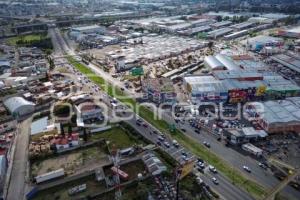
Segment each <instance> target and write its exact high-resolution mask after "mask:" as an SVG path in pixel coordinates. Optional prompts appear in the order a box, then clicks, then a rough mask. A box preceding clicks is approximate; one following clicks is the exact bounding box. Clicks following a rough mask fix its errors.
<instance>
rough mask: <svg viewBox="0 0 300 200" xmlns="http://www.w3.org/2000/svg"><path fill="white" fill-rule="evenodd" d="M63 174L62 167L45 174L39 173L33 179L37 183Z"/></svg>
mask: <svg viewBox="0 0 300 200" xmlns="http://www.w3.org/2000/svg"><path fill="white" fill-rule="evenodd" d="M64 175H65V170H64V169H63V168H60V169H58V170H55V171H51V172H48V173H45V174H41V175H38V176H36V177H35V181H36V183H37V184H39V183H42V182H45V181H49V180H52V179H55V178H59V177H62V176H64Z"/></svg>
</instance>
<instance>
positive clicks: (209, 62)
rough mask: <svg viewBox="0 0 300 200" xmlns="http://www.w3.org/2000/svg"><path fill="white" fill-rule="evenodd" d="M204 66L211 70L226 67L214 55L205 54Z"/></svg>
mask: <svg viewBox="0 0 300 200" xmlns="http://www.w3.org/2000/svg"><path fill="white" fill-rule="evenodd" d="M204 66H205V67H206V68H210V69H212V70H213V71H215V70H225V69H226V68H225V66H224V65H223V64H222V63H221V62H220V61H219V60H218V59H216V57H214V56H206V57H205V58H204Z"/></svg>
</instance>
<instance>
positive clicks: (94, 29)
mask: <svg viewBox="0 0 300 200" xmlns="http://www.w3.org/2000/svg"><path fill="white" fill-rule="evenodd" d="M71 32H76V33H80V34H90V33H99V34H103V33H104V32H105V27H103V26H98V25H91V26H81V27H73V28H72V29H71Z"/></svg>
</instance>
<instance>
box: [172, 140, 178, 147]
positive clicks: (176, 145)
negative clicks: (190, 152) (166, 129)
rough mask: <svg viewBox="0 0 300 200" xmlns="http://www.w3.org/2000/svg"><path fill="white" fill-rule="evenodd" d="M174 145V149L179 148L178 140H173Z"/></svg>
mask: <svg viewBox="0 0 300 200" xmlns="http://www.w3.org/2000/svg"><path fill="white" fill-rule="evenodd" d="M172 143H173V146H174V147H176V148H178V147H179V144H178V142H177V141H176V140H173V141H172Z"/></svg>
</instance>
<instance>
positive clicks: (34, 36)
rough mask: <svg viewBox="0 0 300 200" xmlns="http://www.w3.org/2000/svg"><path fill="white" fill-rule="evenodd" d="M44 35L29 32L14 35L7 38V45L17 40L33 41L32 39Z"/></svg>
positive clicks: (14, 43) (38, 38)
mask: <svg viewBox="0 0 300 200" xmlns="http://www.w3.org/2000/svg"><path fill="white" fill-rule="evenodd" d="M44 37H45V36H44V35H43V34H30V35H21V36H16V37H11V38H9V39H7V43H8V44H9V45H16V44H17V42H18V41H22V40H23V41H29V42H30V41H33V40H41V39H42V38H44Z"/></svg>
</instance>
